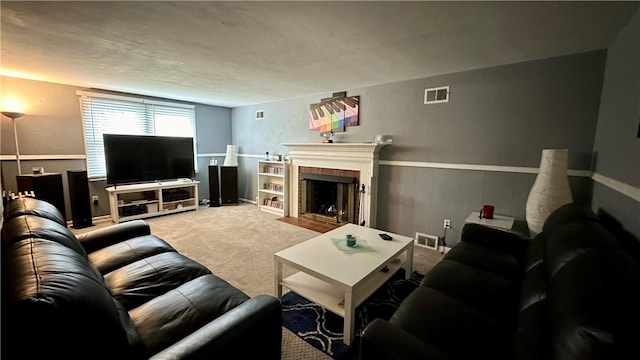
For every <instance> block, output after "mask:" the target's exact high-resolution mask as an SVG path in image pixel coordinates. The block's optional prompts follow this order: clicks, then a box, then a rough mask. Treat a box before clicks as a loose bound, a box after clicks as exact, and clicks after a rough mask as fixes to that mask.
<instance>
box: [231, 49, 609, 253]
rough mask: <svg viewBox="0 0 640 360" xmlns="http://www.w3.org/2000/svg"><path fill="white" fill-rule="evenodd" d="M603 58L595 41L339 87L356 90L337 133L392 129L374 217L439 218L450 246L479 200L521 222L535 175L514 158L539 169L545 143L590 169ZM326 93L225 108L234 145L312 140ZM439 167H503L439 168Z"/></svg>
mask: <svg viewBox="0 0 640 360" xmlns="http://www.w3.org/2000/svg"><path fill="white" fill-rule="evenodd" d="M605 60H606V52H605V51H595V52H589V53H584V54H577V55H571V56H564V57H558V58H552V59H545V60H539V61H532V62H526V63H519V64H512V65H506V66H500V67H494V68H488V69H481V70H475V71H468V72H461V73H455V74H448V75H442V76H437V77H431V78H425V79H418V80H411V81H403V82H397V83H392V84H385V85H379V86H372V87H367V88H362V89H346V90H347V93H348V94H349V95H360V105H361V108H360V115H361V121H360V126H355V127H349V128H347V131H346V132H345V133H340V134H338V136H339V141H344V142H367V141H372V140H373V138H374V136H375V134H377V133H382V134H385V135H390V136H392V138H393V144H392V145H390V146H386V147H385V148H383V149H382V151H381V153H380V159H381V160H384V161H383V165H382V166H381V167H380V179H379V192H378V196H379V202H378V204H379V209H378V216H377V225H378V227H380V228H382V229H384V230H388V231H392V232H396V233H400V234H403V235H407V236H411V237H413V236H414V235H415V233H416V232H423V233H428V234H434V235H440V236H442V235H443V232H444V230H443V228H442V223H443V219H444V218H448V219H451V220H452V225H453V229H451V230H449V231H448V232H447V239H446V240H447V243H449V244H451V245H452V244H455V243H456V242H457V241H458V240H459V236H460V230H461V228H462V226H463V225H464V220H465V219H466V218H467V216H468V215H469V214H470V213H471V212H472V211H477V210H479V209H480V207H481V206H482V205H483V204H487V203H489V204H494V205H496V213H497V214H500V215H508V216H513V217H515V218H516V219H517V220H519V221H518V228H520V229H522V226H523V223H524V217H525V214H524V209H525V203H526V198H527V195H528V191H529V189H530V188H531V185H532V184H533V181H534V179H535V175H534V174H530V173H521V172H520V171H519V170H518V169H517V167H531V168H537V167H538V166H539V162H540V154H541V151H542V149H544V148H568V149H569V168H570V169H573V170H586V171H588V170H589V169H590V166H591V154H592V147H593V141H594V137H595V129H596V123H597V116H598V108H599V101H600V91H601V87H602V78H603V73H604V66H605ZM442 85H449V86H451V97H450V101H449V102H448V103H443V104H434V105H424V104H423V95H424V89H425V88H430V87H436V86H442ZM340 90H345V89H336V91H340ZM330 95H331V94H318V96H314V97H305V98H300V99H292V100H288V101H283V102H278V103H269V104H261V105H256V106H246V107H240V108H235V109H233V111H232V124H233V142H234V144H237V145H238V148H239V149H240V152H241V153H245V154H246V153H250V154H255V155H256V156H258V155H262V154H264V152H265V151H269V152H270V153H273V152H277V153H285V154H286V152H287V151H286V148H285V147H283V146H281V145H280V144H281V143H283V142H321V137H320V136H319V134H318V133H317V132H314V131H310V130H308V113H307V110H308V108H309V104H311V103H313V102H317V101H318V100H319V99H320V98H322V97H327V96H330ZM256 110H264V111H265V117H266V119H265V120H260V121H256V120H255V111H256ZM251 160H252V161H249V158H247V159H246V161H245V163H246V166H241V168H240V172H241V174H243V175H242V176H241V177H244V178H246V179H251V180H250V182H252V183H253V184H254V186H246V187H245V188H244V189H241V192H240V196H241V197H242V198H245V199H255V195H256V186H255V178H256V174H255V173H256V170H255V168H256V165H255V160H256V159H251ZM400 161H403V162H404V161H408V162H410V163H411V164H412V166H404V165H403V164H400V163H398V162H400ZM423 162H429V163H436V166H424V165H421V163H423ZM437 164H441V165H442V166H437ZM414 165H415V166H414ZM447 165H453V166H454V167H455V166H461V165H476V166H484V165H489V166H507V167H513V168H509V169H508V170H507V171H482V170H461V169H446V168H442V167H446V166H447ZM511 169H512V170H511ZM570 181H571V186H572V192H573V195H574V198H575V200H576V202H579V203H583V204H588V202H589V197H590V193H591V180H590V179H589V178H588V177H580V176H572V177H571V178H570Z"/></svg>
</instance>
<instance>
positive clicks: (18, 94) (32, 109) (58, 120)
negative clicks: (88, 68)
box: [0, 76, 231, 219]
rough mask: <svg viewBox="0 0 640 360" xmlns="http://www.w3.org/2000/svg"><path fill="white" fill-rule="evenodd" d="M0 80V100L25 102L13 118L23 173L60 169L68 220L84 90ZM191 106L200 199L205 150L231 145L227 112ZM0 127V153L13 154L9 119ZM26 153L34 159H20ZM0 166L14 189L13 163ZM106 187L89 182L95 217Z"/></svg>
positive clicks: (102, 211) (79, 162) (104, 208)
mask: <svg viewBox="0 0 640 360" xmlns="http://www.w3.org/2000/svg"><path fill="white" fill-rule="evenodd" d="M1 81H2V99H6V98H15V99H18V100H19V101H20V102H21V103H22V104H23V105H24V109H23V111H24V113H26V115H25V116H24V117H22V118H20V119H18V120H17V133H18V144H19V148H20V155H21V157H20V163H21V168H22V173H23V174H25V173H30V172H31V168H32V167H33V166H43V167H44V168H45V171H46V172H59V173H62V175H63V187H64V189H63V191H64V194H65V202H66V208H67V209H66V213H67V219H71V209H70V202H69V189H68V184H67V174H66V172H67V170H86V161H85V159H84V157H85V149H84V135H83V133H82V116H81V114H80V103H79V100H78V96H77V94H76V91H78V90H87V89H85V88H80V87H75V86H70V85H61V84H54V83H48V82H42V81H33V80H24V79H17V78H12V77H7V76H2V77H1ZM105 92H107V93H113V92H110V91H105ZM128 95H130V94H128ZM137 96H138V97H144V96H139V95H137ZM150 99H157V98H150ZM160 100H167V99H160ZM195 105H196V109H195V111H196V128H197V139H196V141H197V149H198V153H202V154H205V156H201V157H198V166H199V168H200V171H199V173H198V174H196V179H197V180H200V181H201V183H200V186H199V188H198V192H199V198H200V199H203V198H208V196H209V185H208V184H209V176H208V171H207V166H208V164H209V159H210V158H211V156H208V154H214V155H215V154H218V155H219V154H224V151H225V148H226V145H227V144H229V143H231V110H230V109H228V108H222V107H217V106H209V105H202V104H195ZM1 126H2V127H1V134H0V136H1V139H0V140H1V143H0V154H1V155H3V157H11V158H13V156H14V155H15V145H14V144H15V141H14V133H13V125H12V123H11V120H10V119H8V118H6V117H4V116H3V117H2V123H1ZM28 156H32V157H35V158H36V159H34V160H25V157H28ZM222 159H223V158H222ZM0 166H1V167H0V168H1V169H2V188H3V189H6V190H11V191H16V190H17V186H16V174H17V166H16V162H15V161H14V160H3V161H2V162H1V164H0ZM105 187H106V181H104V180H95V181H90V182H89V192H90V194H91V195H92V196H93V195H98V197H99V203H98V205H97V206H92V213H93V216H94V217H95V216H102V215H108V214H109V199H108V194H107V192H106V191H105V190H104V189H105Z"/></svg>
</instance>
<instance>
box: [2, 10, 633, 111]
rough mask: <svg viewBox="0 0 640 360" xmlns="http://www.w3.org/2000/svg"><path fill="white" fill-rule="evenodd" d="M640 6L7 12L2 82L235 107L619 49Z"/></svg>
mask: <svg viewBox="0 0 640 360" xmlns="http://www.w3.org/2000/svg"><path fill="white" fill-rule="evenodd" d="M637 5H638V3H637V2H611V1H603V2H564V1H562V2H553V1H545V2H520V1H513V2H475V1H473V2H457V1H456V2H428V1H410V2H399V1H391V2H377V1H374V2H360V1H347V2H334V1H321V2H298V1H288V2H274V1H259V2H244V1H231V2H220V1H195V2H187V1H160V2H150V1H133V2H114V1H98V2H96V1H71V2H60V1H51V2H17V1H16V2H14V1H2V2H1V4H0V6H1V36H2V37H1V40H2V59H1V61H2V74H3V75H8V76H15V77H24V78H29V79H36V80H43V81H51V82H56V83H62V84H70V85H76V86H85V87H94V88H102V89H108V90H115V91H123V92H130V93H136V94H144V95H151V96H159V97H165V98H171V99H178V100H187V101H193V102H198V103H204V104H211V105H220V106H228V107H234V106H241V105H248V104H255V103H262V102H269V101H278V100H284V99H289V98H296V97H301V96H306V95H320V96H325V95H327V94H329V93H331V92H334V91H340V90H346V89H352V88H356V87H363V86H368V85H374V84H382V83H389V82H394V81H400V80H408V79H416V78H422V77H428V76H432V75H437V74H444V73H451V72H457V71H464V70H470V69H477V68H483V67H490V66H495V65H502V64H508V63H514V62H520V61H527V60H533V59H541V58H548V57H553V56H559V55H566V54H571V53H578V52H584V51H590V50H595V49H602V48H606V47H607V45H608V43H609V42H610V40H611V39H612V38H613V37H614V36H615V34H616V33H617V32H618V31H619V29H620V28H621V27H622V26H623V25H624V23H625V22H626V21H627V20H628V19H629V18H630V16H631V15H632V14H633V13H634V11H635V9H636V8H637Z"/></svg>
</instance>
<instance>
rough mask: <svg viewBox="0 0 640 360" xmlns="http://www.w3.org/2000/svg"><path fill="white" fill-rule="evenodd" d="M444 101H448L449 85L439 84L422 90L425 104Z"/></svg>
mask: <svg viewBox="0 0 640 360" xmlns="http://www.w3.org/2000/svg"><path fill="white" fill-rule="evenodd" d="M444 102H449V86H440V87H437V88H431V89H425V90H424V103H425V104H438V103H444Z"/></svg>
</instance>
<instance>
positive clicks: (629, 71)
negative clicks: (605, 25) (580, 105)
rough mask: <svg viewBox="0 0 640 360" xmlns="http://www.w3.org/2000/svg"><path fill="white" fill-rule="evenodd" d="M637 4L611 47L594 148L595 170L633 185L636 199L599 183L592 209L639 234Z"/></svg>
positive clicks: (639, 36)
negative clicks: (605, 213)
mask: <svg viewBox="0 0 640 360" xmlns="http://www.w3.org/2000/svg"><path fill="white" fill-rule="evenodd" d="M639 127H640V10H638V11H636V14H635V15H634V16H633V18H632V19H631V20H630V21H629V23H628V24H627V25H626V27H625V28H624V29H623V30H622V31H621V32H620V33H619V34H618V36H617V37H616V39H615V40H614V41H613V42H612V43H611V45H610V47H609V52H608V57H607V66H606V70H605V76H604V84H603V89H602V100H601V106H600V114H599V116H598V126H597V135H596V139H595V144H594V146H593V151H594V155H595V161H594V163H595V171H596V172H597V173H598V174H601V175H603V176H606V177H608V178H611V179H614V180H617V181H621V182H623V183H626V184H629V185H632V186H633V187H635V188H636V193H635V196H636V199H633V198H632V197H631V196H628V195H624V194H621V193H619V192H617V191H614V190H612V189H611V188H610V187H608V186H605V185H603V184H600V183H597V184H596V185H595V186H594V192H593V203H592V206H593V209H594V211H602V210H603V211H606V212H607V213H609V214H611V215H613V216H614V217H615V218H616V219H617V220H619V221H620V222H622V223H623V224H624V225H625V227H626V228H627V230H628V231H629V232H631V233H633V234H634V235H635V236H636V237H638V238H640V190H638V188H640V138H638V137H637V136H638V131H640V129H639Z"/></svg>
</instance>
